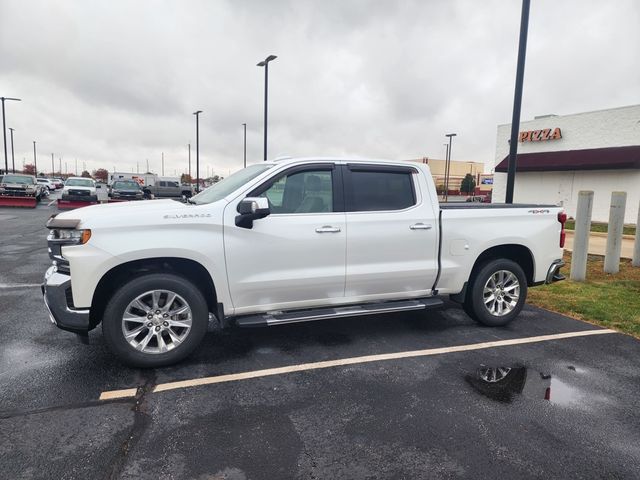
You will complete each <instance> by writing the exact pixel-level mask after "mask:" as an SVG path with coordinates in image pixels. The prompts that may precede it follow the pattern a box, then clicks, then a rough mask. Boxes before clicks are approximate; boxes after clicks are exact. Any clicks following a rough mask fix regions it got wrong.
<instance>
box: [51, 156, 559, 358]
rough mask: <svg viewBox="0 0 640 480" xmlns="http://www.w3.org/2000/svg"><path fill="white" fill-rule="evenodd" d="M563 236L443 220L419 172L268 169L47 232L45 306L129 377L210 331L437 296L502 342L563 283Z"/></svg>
mask: <svg viewBox="0 0 640 480" xmlns="http://www.w3.org/2000/svg"><path fill="white" fill-rule="evenodd" d="M565 220H566V215H565V214H564V212H563V211H562V208H560V207H557V206H551V205H517V204H513V205H504V204H481V203H464V202H462V203H456V204H443V205H440V204H439V202H438V197H437V194H436V188H435V185H434V182H433V179H432V177H431V174H430V171H429V167H428V166H427V165H424V164H416V163H410V162H396V161H381V160H376V161H373V160H336V159H325V158H304V159H288V160H283V161H275V162H264V163H261V164H257V165H252V166H249V167H247V168H245V169H243V170H240V171H238V172H237V173H235V174H233V175H231V176H229V177H227V178H225V179H224V180H222V181H220V182H219V183H217V184H215V185H214V186H212V187H210V188H208V189H206V190H204V191H203V192H201V193H199V194H198V195H195V196H194V197H193V198H191V199H189V201H188V202H187V203H182V202H179V201H175V200H156V201H153V202H140V203H116V204H108V205H96V206H89V207H84V208H79V209H76V210H73V211H70V212H65V213H60V214H58V215H57V216H54V217H52V218H51V219H50V220H49V221H48V223H47V227H48V228H49V229H50V232H49V235H48V246H49V254H50V257H51V259H52V260H53V265H52V266H51V267H50V268H49V269H48V270H47V272H46V274H45V281H44V284H43V286H42V292H43V295H44V300H45V304H46V306H47V309H48V311H49V314H50V318H51V321H52V322H53V323H55V324H56V325H57V326H58V327H59V328H62V329H64V330H68V331H70V332H74V333H77V334H79V335H80V336H81V339H84V340H85V341H86V340H87V333H88V332H89V331H90V330H92V329H94V328H96V327H97V326H98V325H99V324H102V331H103V336H104V340H105V342H106V344H107V346H108V347H109V348H110V349H111V351H112V352H113V353H114V354H115V355H116V356H117V357H119V358H120V359H121V360H122V361H123V362H124V363H127V364H129V365H133V366H138V367H157V366H162V365H168V364H171V363H175V362H177V361H179V360H181V359H183V358H184V357H185V356H187V355H189V353H191V352H192V351H193V350H194V349H195V348H196V346H197V345H198V344H199V343H200V341H201V340H202V338H203V336H204V335H205V332H206V331H207V329H208V328H213V329H223V328H227V327H231V326H236V327H259V326H273V325H281V324H287V323H294V322H305V321H312V320H322V319H327V318H341V317H349V316H356V315H366V314H381V313H388V312H400V311H410V310H426V309H431V308H437V307H439V306H441V305H442V303H443V300H442V297H443V296H449V297H450V298H451V299H452V300H454V301H456V302H459V303H461V304H462V306H463V308H464V310H465V312H466V313H467V314H468V315H469V316H471V317H472V318H474V319H475V320H477V321H478V322H480V323H482V324H485V325H490V326H501V325H505V324H507V323H509V322H510V321H512V320H513V319H514V318H515V317H516V316H517V315H518V313H519V312H520V310H521V309H522V307H523V305H524V303H525V299H526V296H527V288H528V287H531V286H535V285H541V284H544V283H550V282H553V281H557V280H561V279H563V278H564V277H563V276H562V275H561V273H560V268H561V267H562V266H563V261H562V252H563V249H562V247H563V245H564V237H565V233H564V223H565ZM365 323H366V320H363V324H365Z"/></svg>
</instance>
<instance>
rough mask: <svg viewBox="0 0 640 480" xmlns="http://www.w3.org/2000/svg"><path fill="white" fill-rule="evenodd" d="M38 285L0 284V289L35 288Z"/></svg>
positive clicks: (38, 285)
mask: <svg viewBox="0 0 640 480" xmlns="http://www.w3.org/2000/svg"><path fill="white" fill-rule="evenodd" d="M35 287H40V284H39V283H0V288H35Z"/></svg>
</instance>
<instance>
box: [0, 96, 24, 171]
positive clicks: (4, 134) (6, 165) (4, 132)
mask: <svg viewBox="0 0 640 480" xmlns="http://www.w3.org/2000/svg"><path fill="white" fill-rule="evenodd" d="M0 100H2V138H3V144H4V173H9V159H8V157H7V126H6V121H5V116H4V101H5V100H14V101H16V102H21V101H22V100H21V99H19V98H11V97H0Z"/></svg>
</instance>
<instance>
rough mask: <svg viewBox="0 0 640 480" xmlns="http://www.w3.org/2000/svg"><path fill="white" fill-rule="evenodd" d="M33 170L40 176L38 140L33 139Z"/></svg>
mask: <svg viewBox="0 0 640 480" xmlns="http://www.w3.org/2000/svg"><path fill="white" fill-rule="evenodd" d="M33 170H34V171H35V172H36V177H37V176H38V160H37V157H36V141H35V140H34V141H33Z"/></svg>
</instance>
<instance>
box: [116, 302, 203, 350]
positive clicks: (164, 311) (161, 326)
mask: <svg viewBox="0 0 640 480" xmlns="http://www.w3.org/2000/svg"><path fill="white" fill-rule="evenodd" d="M191 324H192V316H191V307H190V306H189V304H188V303H187V302H186V300H185V299H184V298H182V297H181V296H180V295H178V294H177V293H175V292H171V291H169V290H151V291H149V292H145V293H143V294H142V295H138V296H137V297H136V298H135V299H134V300H133V301H131V302H130V303H129V305H127V308H125V310H124V315H123V316H122V334H123V335H124V338H125V340H126V341H127V342H128V343H129V345H131V346H132V347H133V348H135V349H136V350H138V351H140V352H143V353H150V354H158V353H166V352H169V351H171V350H173V349H174V348H176V347H178V346H179V345H180V344H181V343H182V342H183V341H184V340H185V339H186V338H187V336H188V335H189V332H190V331H191Z"/></svg>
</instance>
